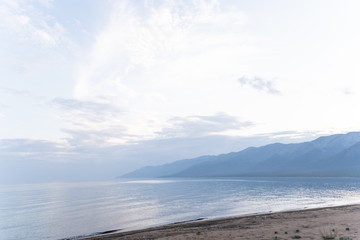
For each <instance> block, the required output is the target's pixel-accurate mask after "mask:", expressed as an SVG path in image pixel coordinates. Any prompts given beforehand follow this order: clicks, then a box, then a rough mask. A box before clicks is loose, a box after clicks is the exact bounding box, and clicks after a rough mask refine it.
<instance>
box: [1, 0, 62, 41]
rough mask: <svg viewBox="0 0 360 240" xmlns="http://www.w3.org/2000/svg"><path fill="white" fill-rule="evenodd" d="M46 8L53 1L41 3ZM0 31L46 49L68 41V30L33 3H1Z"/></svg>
mask: <svg viewBox="0 0 360 240" xmlns="http://www.w3.org/2000/svg"><path fill="white" fill-rule="evenodd" d="M39 3H40V4H42V5H43V6H45V7H50V6H51V1H39ZM0 4H1V7H0V29H1V28H2V29H5V30H6V31H7V32H9V33H11V34H15V35H16V36H17V39H18V40H21V41H23V40H30V41H32V42H34V43H36V44H40V45H42V46H45V47H52V46H57V45H59V44H62V43H64V42H67V41H68V38H67V37H66V30H65V29H64V27H63V26H62V25H61V24H60V23H59V22H57V21H56V20H55V19H54V18H52V17H51V16H49V15H48V14H45V13H44V12H42V11H41V10H40V8H35V7H33V6H32V4H33V3H32V2H31V1H11V0H1V1H0Z"/></svg>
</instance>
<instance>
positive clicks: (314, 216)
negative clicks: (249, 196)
mask: <svg viewBox="0 0 360 240" xmlns="http://www.w3.org/2000/svg"><path fill="white" fill-rule="evenodd" d="M335 233H336V235H337V237H336V238H335V239H339V237H349V239H356V237H359V236H360V204H352V205H342V206H331V207H321V208H309V209H301V210H286V211H280V212H268V213H255V214H248V215H242V216H234V217H223V218H216V219H194V220H189V221H184V222H175V223H170V224H166V225H161V226H156V227H150V228H145V229H139V230H131V231H124V232H121V230H109V231H105V232H102V233H94V235H90V236H84V237H78V238H70V239H78V240H110V239H112V240H113V239H114V240H125V239H126V240H131V239H179V240H185V239H249V240H250V239H264V240H268V239H294V238H297V237H301V239H322V235H328V236H330V235H333V234H335Z"/></svg>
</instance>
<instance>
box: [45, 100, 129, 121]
mask: <svg viewBox="0 0 360 240" xmlns="http://www.w3.org/2000/svg"><path fill="white" fill-rule="evenodd" d="M51 104H53V105H54V106H56V107H59V108H60V109H62V110H64V112H65V113H67V114H71V115H72V120H74V121H75V120H76V117H80V118H81V120H86V122H101V121H104V120H105V119H107V118H110V117H114V116H115V115H117V114H119V113H121V112H122V111H121V109H119V108H118V107H115V106H113V105H112V104H110V103H107V102H96V101H82V100H77V99H70V98H55V99H54V100H52V101H51ZM86 122H84V123H86Z"/></svg>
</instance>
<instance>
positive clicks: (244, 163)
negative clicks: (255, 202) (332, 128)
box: [121, 132, 360, 178]
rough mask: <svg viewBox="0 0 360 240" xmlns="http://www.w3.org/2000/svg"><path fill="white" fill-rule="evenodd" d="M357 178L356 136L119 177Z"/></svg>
mask: <svg viewBox="0 0 360 240" xmlns="http://www.w3.org/2000/svg"><path fill="white" fill-rule="evenodd" d="M232 176H360V133H359V132H352V133H348V134H336V135H331V136H326V137H320V138H318V139H316V140H314V141H311V142H304V143H297V144H281V143H275V144H270V145H266V146H263V147H256V148H255V147H250V148H247V149H245V150H243V151H240V152H234V153H228V154H222V155H218V156H203V157H199V158H194V159H186V160H180V161H176V162H173V163H169V164H165V165H161V166H151V167H144V168H141V169H138V170H136V171H134V172H131V173H128V174H125V175H123V176H121V177H130V178H131V177H232Z"/></svg>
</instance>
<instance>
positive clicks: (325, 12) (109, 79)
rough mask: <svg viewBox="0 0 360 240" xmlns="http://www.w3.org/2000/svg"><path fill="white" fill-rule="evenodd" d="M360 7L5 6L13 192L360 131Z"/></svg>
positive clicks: (4, 107) (232, 1)
mask: <svg viewBox="0 0 360 240" xmlns="http://www.w3.org/2000/svg"><path fill="white" fill-rule="evenodd" d="M359 11H360V2H359V1H357V0H344V1H333V0H315V1H314V0H301V1H288V0H274V1H266V0H254V1H237V0H228V1H226V0H224V1H215V0H209V1H206V0H198V1H196V0H195V1H181V0H178V1H171V0H168V1H165V0H164V1H161V0H158V1H151V0H143V1H142V0H139V1H131V0H123V1H122V0H118V1H110V0H104V1H100V0H77V1H72V0H61V1H60V0H58V1H56V0H0V175H1V176H0V182H36V181H73V180H74V181H75V180H103V179H113V178H115V177H116V176H119V175H121V174H123V173H126V172H128V171H131V170H134V169H136V168H138V167H141V166H145V165H158V164H163V163H167V162H172V161H175V160H179V159H184V158H193V157H197V156H201V155H213V154H220V153H227V152H231V151H240V150H242V149H244V148H246V147H249V146H261V145H264V144H268V143H273V142H283V143H291V142H301V141H309V140H312V139H315V138H316V137H318V136H323V135H330V134H335V133H346V132H351V131H359V130H360V127H359V122H360V111H358V103H359V102H360V94H359V93H360V45H359V44H360V32H359V31H358V29H359V28H360V15H359V14H358V13H359Z"/></svg>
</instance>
